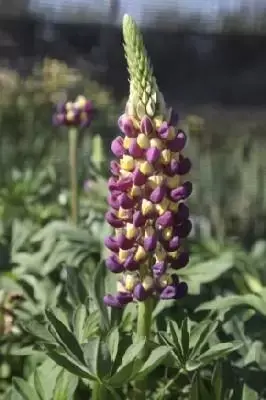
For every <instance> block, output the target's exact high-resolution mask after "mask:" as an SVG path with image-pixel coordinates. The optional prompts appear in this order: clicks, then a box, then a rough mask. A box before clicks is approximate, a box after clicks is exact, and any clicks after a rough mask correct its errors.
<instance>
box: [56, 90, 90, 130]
mask: <svg viewBox="0 0 266 400" xmlns="http://www.w3.org/2000/svg"><path fill="white" fill-rule="evenodd" d="M94 112H95V110H94V108H93V105H92V102H91V101H90V100H87V99H86V97H84V96H78V97H77V98H76V100H75V101H74V102H70V101H67V102H65V103H62V104H58V105H57V107H56V111H55V113H54V116H53V123H54V125H56V126H68V127H77V128H78V127H80V128H88V127H89V126H90V124H91V122H92V119H93V117H94Z"/></svg>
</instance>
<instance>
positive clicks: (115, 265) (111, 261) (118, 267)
mask: <svg viewBox="0 0 266 400" xmlns="http://www.w3.org/2000/svg"><path fill="white" fill-rule="evenodd" d="M106 266H107V268H108V269H109V270H110V271H111V272H114V273H115V274H118V273H120V272H122V271H124V266H123V264H122V263H121V262H119V260H118V258H117V256H116V254H112V255H111V256H110V257H108V258H107V260H106Z"/></svg>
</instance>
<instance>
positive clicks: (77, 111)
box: [53, 96, 95, 224]
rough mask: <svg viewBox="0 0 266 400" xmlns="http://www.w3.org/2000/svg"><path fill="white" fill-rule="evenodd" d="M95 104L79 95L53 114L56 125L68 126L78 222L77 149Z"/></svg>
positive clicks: (73, 215)
mask: <svg viewBox="0 0 266 400" xmlns="http://www.w3.org/2000/svg"><path fill="white" fill-rule="evenodd" d="M94 111H95V110H94V108H93V104H92V102H91V101H90V100H88V99H86V97H84V96H78V97H77V98H76V100H75V101H73V102H71V101H67V102H64V103H61V104H58V105H57V107H56V111H55V113H54V115H53V123H54V125H55V126H63V127H67V128H68V132H69V178H70V192H71V196H72V199H71V218H72V222H73V223H74V224H77V223H78V217H79V216H78V210H79V200H78V192H79V190H78V179H77V174H78V171H77V168H78V165H77V149H78V132H79V129H84V128H88V127H89V126H90V124H91V122H92V119H93V116H94Z"/></svg>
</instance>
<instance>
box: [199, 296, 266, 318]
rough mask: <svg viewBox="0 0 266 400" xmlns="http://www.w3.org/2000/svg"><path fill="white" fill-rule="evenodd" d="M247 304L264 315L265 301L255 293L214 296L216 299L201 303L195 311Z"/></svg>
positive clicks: (216, 309) (223, 308)
mask: <svg viewBox="0 0 266 400" xmlns="http://www.w3.org/2000/svg"><path fill="white" fill-rule="evenodd" d="M239 306H242V307H244V306H248V307H250V308H253V309H254V310H256V311H257V312H258V313H260V314H261V315H263V316H266V302H265V301H264V300H263V299H262V298H261V297H259V296H257V295H256V294H246V295H242V296H240V295H232V296H227V297H216V299H214V300H212V301H209V302H206V303H203V304H201V305H200V306H199V307H198V308H197V309H196V312H197V311H203V310H211V311H214V312H221V311H226V310H231V309H232V308H234V307H239Z"/></svg>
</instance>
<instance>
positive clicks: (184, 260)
mask: <svg viewBox="0 0 266 400" xmlns="http://www.w3.org/2000/svg"><path fill="white" fill-rule="evenodd" d="M188 263H189V254H188V252H187V251H183V252H182V253H180V254H179V256H178V257H177V259H176V260H174V261H173V262H172V265H171V266H172V268H173V269H181V268H184V267H185V266H186V265H187V264H188Z"/></svg>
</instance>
